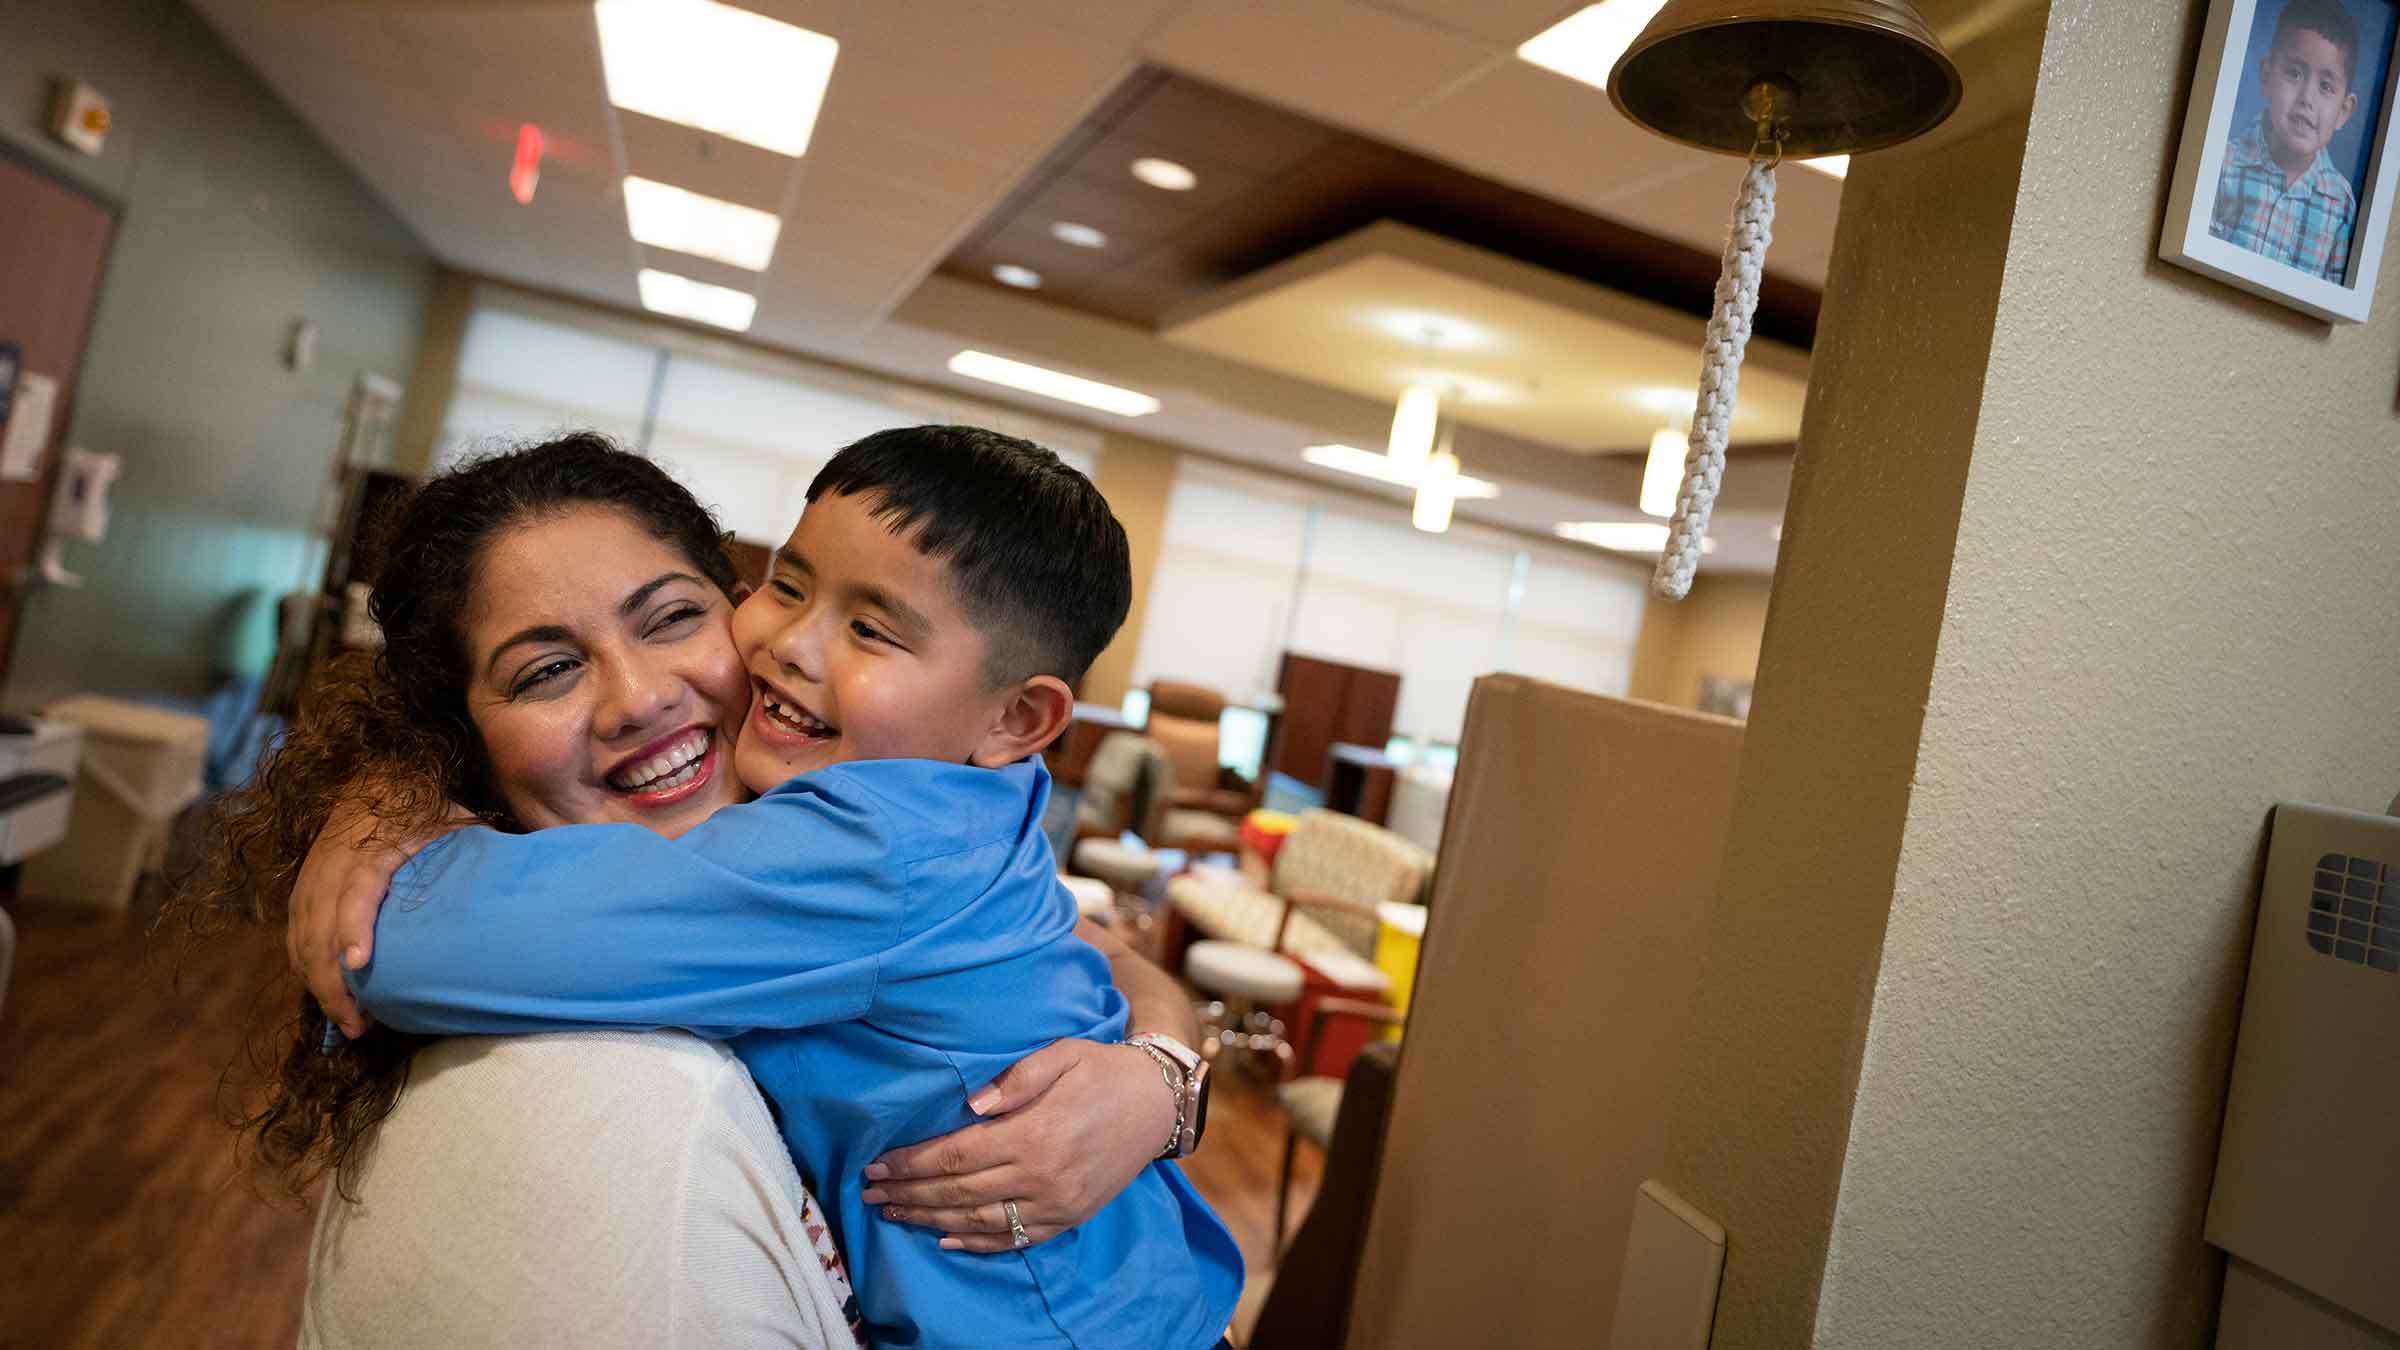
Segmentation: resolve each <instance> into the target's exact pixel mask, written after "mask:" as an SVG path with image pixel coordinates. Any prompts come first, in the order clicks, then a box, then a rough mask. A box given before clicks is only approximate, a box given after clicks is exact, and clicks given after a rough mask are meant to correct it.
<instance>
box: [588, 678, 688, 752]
mask: <svg viewBox="0 0 2400 1350" xmlns="http://www.w3.org/2000/svg"><path fill="white" fill-rule="evenodd" d="M683 690H684V684H683V681H682V680H680V679H678V678H676V676H675V675H674V674H673V673H672V672H670V671H667V670H663V669H652V668H651V667H649V666H647V665H645V664H644V663H642V662H639V661H618V662H614V663H612V664H611V665H610V666H609V668H608V671H607V674H606V676H605V678H604V679H603V681H602V685H601V698H600V707H599V709H598V710H597V716H596V717H595V719H594V721H595V723H596V725H595V726H594V727H593V730H594V731H595V732H596V733H598V734H599V736H600V738H601V739H603V740H615V739H617V738H619V737H622V736H627V735H633V734H638V733H640V732H644V731H650V730H664V729H665V728H664V727H663V726H662V725H661V724H662V723H664V722H665V721H666V720H667V719H668V718H669V717H670V716H672V715H673V713H674V712H675V710H676V708H677V707H678V706H679V705H680V704H681V703H682V701H683Z"/></svg>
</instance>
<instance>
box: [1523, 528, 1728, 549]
mask: <svg viewBox="0 0 2400 1350" xmlns="http://www.w3.org/2000/svg"><path fill="white" fill-rule="evenodd" d="M1550 532H1551V533H1552V534H1555V535H1557V536H1558V537H1559V538H1561V539H1572V540H1574V541H1575V542H1576V543H1579V544H1596V545H1598V546H1599V547H1601V548H1604V549H1608V550H1609V551H1611V552H1613V553H1664V552H1666V549H1667V527H1666V526H1664V525H1661V524H1659V523H1658V522H1657V521H1654V520H1570V521H1564V522H1561V523H1560V524H1558V525H1556V526H1553V527H1552V528H1551V531H1550ZM1700 551H1701V552H1702V553H1714V552H1716V551H1717V541H1716V540H1714V539H1703V540H1701V541H1700Z"/></svg>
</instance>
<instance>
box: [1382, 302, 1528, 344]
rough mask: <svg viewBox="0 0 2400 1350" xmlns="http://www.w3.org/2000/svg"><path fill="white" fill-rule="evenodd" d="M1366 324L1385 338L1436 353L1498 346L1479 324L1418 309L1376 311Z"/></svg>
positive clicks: (1494, 339) (1486, 329) (1492, 336)
mask: <svg viewBox="0 0 2400 1350" xmlns="http://www.w3.org/2000/svg"><path fill="white" fill-rule="evenodd" d="M1368 322H1369V323H1371V324H1372V325H1373V326H1374V328H1375V330H1376V331H1377V332H1379V333H1382V334H1383V335H1384V336H1386V337H1395V338H1399V339H1400V340H1402V341H1404V342H1412V343H1415V344H1417V345H1418V346H1421V347H1432V348H1434V349H1435V350H1437V351H1469V350H1477V349H1482V348H1488V347H1497V346H1499V345H1500V344H1499V340H1498V339H1497V337H1495V335H1494V334H1493V332H1492V330H1491V329H1489V328H1486V327H1484V326H1483V325H1482V324H1479V323H1470V322H1468V321H1467V320H1465V319H1454V318H1451V317H1450V316H1449V315H1447V314H1433V313H1429V312H1427V311H1425V310H1421V309H1386V310H1378V311H1376V312H1375V313H1374V314H1373V315H1372V316H1370V318H1369V320H1368Z"/></svg>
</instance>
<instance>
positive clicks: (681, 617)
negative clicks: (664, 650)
mask: <svg viewBox="0 0 2400 1350" xmlns="http://www.w3.org/2000/svg"><path fill="white" fill-rule="evenodd" d="M706 613H707V611H706V610H703V609H701V608H700V607H699V606H698V605H677V606H676V607H675V608H674V609H673V610H672V611H670V612H668V613H667V614H664V615H662V616H660V618H659V621H658V622H657V623H655V624H652V625H651V626H650V636H652V637H657V636H659V635H661V634H664V633H668V632H671V631H676V630H680V629H685V628H689V627H690V626H691V624H692V621H693V620H695V619H698V618H701V617H702V616H703V615H705V614H706Z"/></svg>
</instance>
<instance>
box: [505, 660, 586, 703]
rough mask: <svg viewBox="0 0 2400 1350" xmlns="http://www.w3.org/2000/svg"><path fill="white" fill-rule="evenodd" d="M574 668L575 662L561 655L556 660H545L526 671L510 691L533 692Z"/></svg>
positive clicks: (514, 692)
mask: <svg viewBox="0 0 2400 1350" xmlns="http://www.w3.org/2000/svg"><path fill="white" fill-rule="evenodd" d="M574 668H575V663H574V662H573V661H570V660H567V659H566V658H564V657H561V658H560V659H558V660H556V661H545V662H543V663H542V664H541V665H538V666H535V667H534V668H533V669H532V670H529V671H527V672H525V674H524V675H523V676H522V677H520V678H519V679H518V680H517V684H516V687H515V688H514V689H511V690H510V691H509V692H510V693H512V694H526V693H531V692H533V691H534V690H535V689H537V688H539V687H541V686H542V685H545V684H548V683H550V682H551V681H553V680H556V679H558V678H559V677H560V676H562V675H564V674H566V673H567V672H568V671H570V670H573V669H574Z"/></svg>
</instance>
